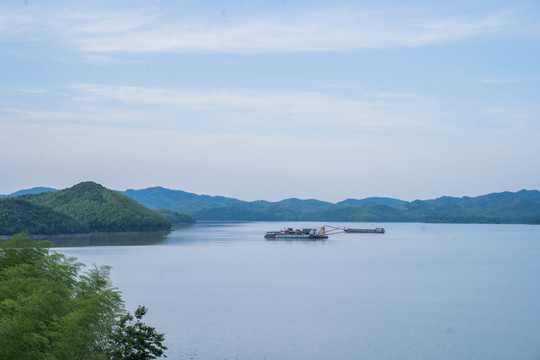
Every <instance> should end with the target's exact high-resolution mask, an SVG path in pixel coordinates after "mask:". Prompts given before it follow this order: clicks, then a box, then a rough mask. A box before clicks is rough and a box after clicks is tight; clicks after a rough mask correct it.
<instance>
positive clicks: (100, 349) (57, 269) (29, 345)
mask: <svg viewBox="0 0 540 360" xmlns="http://www.w3.org/2000/svg"><path fill="white" fill-rule="evenodd" d="M46 245H47V244H46V243H39V242H35V241H33V240H32V237H31V236H30V235H28V234H18V235H15V236H14V237H13V239H11V240H6V241H3V242H2V243H0V359H3V360H11V359H13V360H16V359H28V360H34V359H36V360H38V359H40V360H41V359H45V360H49V359H50V360H53V359H96V360H97V359H100V360H101V359H103V360H104V359H109V358H110V357H109V354H110V353H111V352H112V351H114V350H116V349H117V348H119V347H121V346H122V347H124V343H122V344H120V343H118V342H117V341H116V340H115V334H116V329H117V328H118V327H119V326H120V325H121V322H120V320H121V319H123V317H124V316H125V315H124V314H125V312H124V309H123V301H122V299H121V297H120V293H119V291H118V290H117V289H116V288H114V287H113V286H112V285H111V283H110V280H109V275H110V268H109V267H106V266H101V267H97V266H94V267H93V268H91V269H90V270H88V271H87V272H84V273H81V271H80V270H81V268H82V264H80V263H78V262H76V259H74V258H68V257H66V256H64V255H62V254H58V253H56V252H53V251H50V250H49V249H48V248H47V247H46ZM141 326H142V325H141ZM152 329H153V328H152ZM126 336H127V338H129V334H126ZM162 341H163V336H162V335H161V337H160V338H153V337H151V338H149V339H148V341H147V342H145V343H144V344H143V345H142V347H143V348H144V347H145V346H147V347H149V349H150V350H149V351H153V349H154V347H155V346H158V347H161V348H163V347H162V346H161V343H162Z"/></svg>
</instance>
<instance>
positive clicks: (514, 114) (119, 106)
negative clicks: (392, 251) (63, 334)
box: [0, 0, 540, 202]
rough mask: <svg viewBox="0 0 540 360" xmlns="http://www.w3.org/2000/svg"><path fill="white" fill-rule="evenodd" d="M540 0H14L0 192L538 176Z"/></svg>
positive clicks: (301, 190)
mask: <svg viewBox="0 0 540 360" xmlns="http://www.w3.org/2000/svg"><path fill="white" fill-rule="evenodd" d="M539 165H540V0H530V1H526V0H512V1H497V0H490V1H481V0H480V1H469V0H467V1H461V0H454V1H422V0H417V1H386V0H383V1H347V0H337V1H317V0H310V1H295V0H283V1H266V0H253V1H249V0H245V1H244V0H236V1H196V0H183V1H181V0H180V1H173V0H170V1H157V0H154V1H149V0H146V1H137V0H135V1H117V0H107V1H105V0H104V1H55V0H47V1H45V0H41V1H40V0H25V1H19V0H18V1H11V0H5V1H2V2H0V194H9V193H12V192H15V191H17V190H21V189H26V188H31V187H34V186H48V187H53V188H57V189H62V188H67V187H70V186H72V185H74V184H76V183H79V182H81V181H87V180H91V181H95V182H98V183H100V184H102V185H103V186H106V187H108V188H111V189H115V190H125V189H142V188H146V187H151V186H163V187H166V188H170V189H178V190H184V191H188V192H193V193H197V194H209V195H223V196H229V197H236V198H239V199H242V200H258V199H264V200H269V201H278V200H281V199H285V198H290V197H297V198H303V199H308V198H316V199H320V200H326V201H332V202H337V201H341V200H344V199H346V198H356V199H361V198H365V197H369V196H387V197H393V198H399V199H403V200H415V199H431V198H436V197H439V196H445V195H446V196H477V195H482V194H487V193H491V192H500V191H518V190H521V189H540V186H539V181H540V166H539Z"/></svg>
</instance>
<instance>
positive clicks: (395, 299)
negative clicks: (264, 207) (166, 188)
mask: <svg viewBox="0 0 540 360" xmlns="http://www.w3.org/2000/svg"><path fill="white" fill-rule="evenodd" d="M321 225H322V224H321V223H276V222H271V223H269V222H251V223H199V224H196V225H193V226H188V227H183V228H179V229H176V230H175V231H173V232H172V233H170V234H169V235H164V234H158V235H152V236H148V237H142V238H141V236H140V235H122V236H117V237H112V238H111V237H106V236H104V237H97V238H93V239H85V240H81V238H79V240H77V238H75V239H73V238H66V237H63V238H62V241H64V242H63V243H62V242H60V243H58V244H59V245H60V246H63V247H59V248H57V249H56V250H58V251H60V252H62V253H64V254H66V255H69V256H76V257H77V258H79V260H80V261H82V262H84V263H86V264H89V265H90V264H93V263H95V264H98V265H111V266H113V271H112V280H113V283H114V285H115V286H117V287H119V288H120V289H121V290H122V292H123V297H124V299H125V300H126V305H127V307H128V310H130V311H133V310H134V309H135V308H136V306H137V305H138V304H143V305H146V306H147V307H149V309H150V312H149V313H148V315H147V317H146V322H147V323H148V324H150V325H153V326H155V327H156V328H157V329H158V330H159V331H161V332H165V333H166V343H167V346H168V347H169V351H168V355H169V358H170V359H200V360H206V359H220V360H221V359H231V360H233V359H240V360H251V359H310V360H316V359H321V360H322V359H324V360H329V359H366V360H373V359H382V360H392V359H400V360H401V359H415V360H419V359H426V360H428V359H429V360H433V359H438V360H446V359H447V360H456V359H481V360H485V359H490V360H497V359H500V360H509V359H519V360H522V359H531V360H540V305H539V304H540V279H539V275H540V226H524V225H441V224H384V225H383V226H384V227H385V228H386V231H387V232H386V234H383V235H380V234H342V235H335V236H331V237H330V239H329V240H326V241H324V242H321V241H296V242H294V241H265V239H264V238H263V235H264V233H265V231H267V230H279V229H280V228H282V227H285V226H293V227H295V228H302V227H318V226H321ZM331 225H332V224H331ZM333 225H340V226H348V227H369V228H372V227H375V226H380V225H381V224H375V225H374V224H358V223H356V224H347V223H339V224H337V223H336V224H333ZM78 241H79V242H81V243H82V244H83V245H94V244H97V245H99V246H84V247H67V246H72V245H73V244H74V243H75V244H76V243H77V242H78ZM118 244H120V245H118ZM123 244H127V245H123Z"/></svg>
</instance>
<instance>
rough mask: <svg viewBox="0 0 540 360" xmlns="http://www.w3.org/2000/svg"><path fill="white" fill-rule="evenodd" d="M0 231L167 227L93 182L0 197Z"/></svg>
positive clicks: (163, 220) (152, 213) (159, 218)
mask: <svg viewBox="0 0 540 360" xmlns="http://www.w3.org/2000/svg"><path fill="white" fill-rule="evenodd" d="M1 201H2V203H3V205H4V207H3V209H2V211H1V212H0V221H1V222H0V224H1V225H2V227H1V228H0V233H2V234H13V233H17V232H21V231H28V232H30V233H32V234H60V233H77V232H120V231H159V230H170V228H171V225H170V223H169V222H168V221H167V219H166V218H165V217H164V216H162V215H160V214H158V213H157V212H155V211H152V210H150V209H148V208H146V207H144V206H143V205H141V204H139V203H137V202H136V201H134V200H132V199H130V198H129V197H127V196H125V195H122V194H120V193H118V192H116V191H113V190H109V189H106V188H105V187H103V186H101V185H99V184H96V183H94V182H83V183H80V184H77V185H75V186H73V187H71V188H68V189H64V190H59V191H54V192H44V193H40V194H31V195H22V196H19V197H16V198H7V199H2V200H1Z"/></svg>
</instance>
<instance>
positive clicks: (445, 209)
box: [10, 186, 540, 224]
mask: <svg viewBox="0 0 540 360" xmlns="http://www.w3.org/2000/svg"><path fill="white" fill-rule="evenodd" d="M43 189H45V190H43ZM39 191H54V189H50V188H33V189H28V190H21V191H20V192H18V193H21V192H29V193H32V192H39ZM121 193H122V194H124V195H126V196H128V197H130V198H132V199H134V200H135V201H137V202H139V203H140V204H142V205H144V206H146V207H148V208H150V209H160V211H161V212H162V213H163V211H164V210H163V209H169V210H176V211H179V212H182V213H187V214H190V215H193V216H194V217H195V218H196V219H198V220H222V221H236V220H247V221H251V220H261V221H263V220H266V221H369V222H392V221H396V222H451V223H530V224H539V223H540V191H538V190H521V191H517V192H509V191H505V192H500V193H490V194H486V195H482V196H477V197H468V196H464V197H450V196H443V197H439V198H436V199H429V200H415V201H404V200H399V199H393V198H388V197H369V198H365V199H346V200H343V201H340V202H338V203H332V202H327V201H321V200H316V199H307V200H302V199H297V198H290V199H285V200H281V201H278V202H270V201H265V200H257V201H243V200H239V199H235V198H230V197H224V196H210V195H198V194H194V193H189V192H185V191H182V190H171V189H166V188H163V187H159V186H158V187H150V188H146V189H141V190H133V189H129V190H126V191H123V192H121ZM15 194H17V193H15ZM15 194H12V195H10V196H15Z"/></svg>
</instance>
